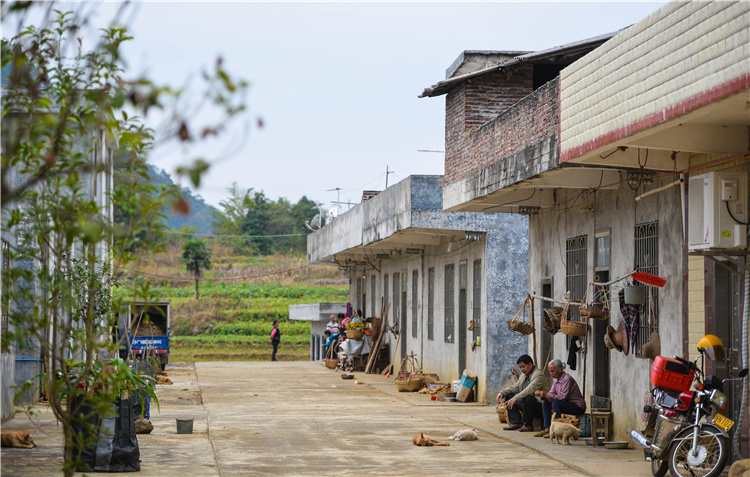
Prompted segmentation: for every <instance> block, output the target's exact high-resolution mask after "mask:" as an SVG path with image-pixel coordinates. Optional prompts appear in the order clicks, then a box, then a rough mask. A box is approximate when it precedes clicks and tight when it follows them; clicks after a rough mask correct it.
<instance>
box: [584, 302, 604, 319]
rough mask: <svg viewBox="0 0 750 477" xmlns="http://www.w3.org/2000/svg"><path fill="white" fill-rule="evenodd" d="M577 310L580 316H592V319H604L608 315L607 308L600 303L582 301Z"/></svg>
mask: <svg viewBox="0 0 750 477" xmlns="http://www.w3.org/2000/svg"><path fill="white" fill-rule="evenodd" d="M578 311H579V313H580V314H581V316H583V317H589V318H593V319H594V320H606V319H607V318H608V317H609V310H607V309H606V308H604V307H603V306H602V305H593V304H590V303H584V304H583V305H581V306H579V307H578Z"/></svg>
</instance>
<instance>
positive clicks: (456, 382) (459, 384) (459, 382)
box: [453, 379, 461, 393]
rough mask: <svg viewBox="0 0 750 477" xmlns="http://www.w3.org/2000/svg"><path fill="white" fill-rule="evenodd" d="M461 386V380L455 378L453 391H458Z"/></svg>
mask: <svg viewBox="0 0 750 477" xmlns="http://www.w3.org/2000/svg"><path fill="white" fill-rule="evenodd" d="M460 387H461V380H460V379H454V380H453V392H454V393H457V392H458V389H459V388H460Z"/></svg>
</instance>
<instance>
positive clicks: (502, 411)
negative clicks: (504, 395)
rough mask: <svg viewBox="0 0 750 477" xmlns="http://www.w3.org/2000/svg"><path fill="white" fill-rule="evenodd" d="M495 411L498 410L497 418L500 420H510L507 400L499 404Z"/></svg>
mask: <svg viewBox="0 0 750 477" xmlns="http://www.w3.org/2000/svg"><path fill="white" fill-rule="evenodd" d="M495 411H497V419H498V420H499V421H500V422H508V406H506V405H505V401H503V402H501V403H500V404H498V405H497V407H496V408H495Z"/></svg>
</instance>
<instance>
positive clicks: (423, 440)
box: [411, 432, 450, 446]
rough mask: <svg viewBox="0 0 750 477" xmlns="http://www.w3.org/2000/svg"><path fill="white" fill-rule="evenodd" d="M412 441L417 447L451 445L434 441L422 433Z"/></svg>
mask: <svg viewBox="0 0 750 477" xmlns="http://www.w3.org/2000/svg"><path fill="white" fill-rule="evenodd" d="M411 441H412V443H414V445H415V446H449V445H450V444H448V443H447V442H443V441H439V440H437V439H433V438H432V437H430V436H426V435H424V433H422V432H420V433H419V434H417V435H416V436H414V437H412V438H411Z"/></svg>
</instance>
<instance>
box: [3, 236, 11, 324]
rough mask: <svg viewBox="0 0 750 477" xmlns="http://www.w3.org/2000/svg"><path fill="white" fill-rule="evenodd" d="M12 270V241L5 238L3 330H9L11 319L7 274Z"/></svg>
mask: <svg viewBox="0 0 750 477" xmlns="http://www.w3.org/2000/svg"><path fill="white" fill-rule="evenodd" d="M9 270H10V243H8V242H6V241H5V240H3V269H2V273H3V283H2V286H3V290H2V296H3V300H2V307H3V311H2V331H3V332H5V331H8V322H9V320H10V318H9V316H8V307H9V306H10V300H8V286H9V283H8V280H7V274H8V271H9Z"/></svg>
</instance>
